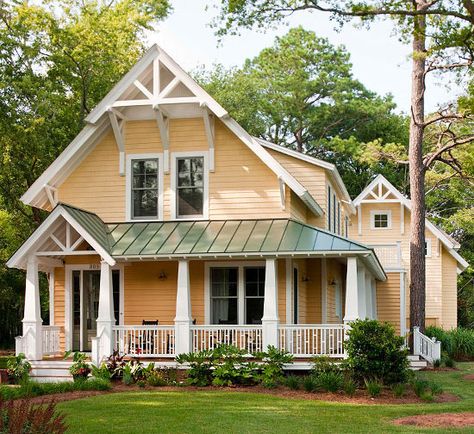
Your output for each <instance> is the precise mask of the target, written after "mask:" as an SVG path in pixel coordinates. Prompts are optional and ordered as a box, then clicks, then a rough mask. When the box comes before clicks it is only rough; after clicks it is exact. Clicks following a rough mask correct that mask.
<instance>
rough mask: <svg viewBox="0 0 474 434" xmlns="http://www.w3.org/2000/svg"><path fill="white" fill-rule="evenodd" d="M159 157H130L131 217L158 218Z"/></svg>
mask: <svg viewBox="0 0 474 434" xmlns="http://www.w3.org/2000/svg"><path fill="white" fill-rule="evenodd" d="M159 170H160V169H159V159H158V158H131V160H130V186H129V188H130V215H131V218H132V219H158V218H159V199H160V194H159V187H160V186H159V175H160V173H159Z"/></svg>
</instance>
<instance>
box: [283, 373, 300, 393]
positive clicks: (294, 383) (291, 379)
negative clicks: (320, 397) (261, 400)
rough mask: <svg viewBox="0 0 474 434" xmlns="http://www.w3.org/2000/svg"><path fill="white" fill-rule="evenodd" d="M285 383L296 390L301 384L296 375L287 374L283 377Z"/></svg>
mask: <svg viewBox="0 0 474 434" xmlns="http://www.w3.org/2000/svg"><path fill="white" fill-rule="evenodd" d="M285 385H286V387H288V388H290V389H292V390H298V389H299V388H300V385H301V381H300V378H299V377H298V376H296V375H288V377H286V379H285Z"/></svg>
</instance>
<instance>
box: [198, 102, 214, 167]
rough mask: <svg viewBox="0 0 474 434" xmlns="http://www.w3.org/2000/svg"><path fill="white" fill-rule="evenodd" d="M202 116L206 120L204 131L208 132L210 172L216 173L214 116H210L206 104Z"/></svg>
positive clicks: (203, 106) (203, 105)
mask: <svg viewBox="0 0 474 434" xmlns="http://www.w3.org/2000/svg"><path fill="white" fill-rule="evenodd" d="M201 107H202V116H203V119H204V129H205V131H206V138H207V144H208V145H209V171H210V172H214V137H215V129H214V116H213V115H211V114H209V110H208V109H207V106H206V104H202V105H201Z"/></svg>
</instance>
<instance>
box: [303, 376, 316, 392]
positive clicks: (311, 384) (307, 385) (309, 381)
mask: <svg viewBox="0 0 474 434" xmlns="http://www.w3.org/2000/svg"><path fill="white" fill-rule="evenodd" d="M318 387H319V385H318V381H317V379H316V378H315V377H314V376H313V375H307V376H306V377H304V378H303V389H304V390H306V392H316V390H318Z"/></svg>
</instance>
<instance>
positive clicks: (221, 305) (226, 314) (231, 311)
mask: <svg viewBox="0 0 474 434" xmlns="http://www.w3.org/2000/svg"><path fill="white" fill-rule="evenodd" d="M210 278H211V279H210V280H211V315H212V319H211V321H212V324H238V315H237V309H238V278H239V269H238V268H237V267H230V268H223V267H216V268H211V270H210Z"/></svg>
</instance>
